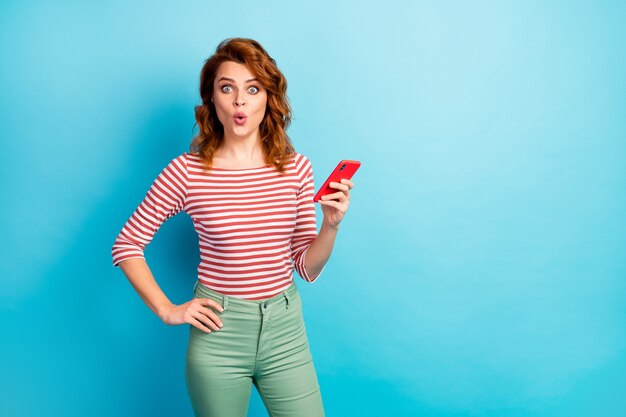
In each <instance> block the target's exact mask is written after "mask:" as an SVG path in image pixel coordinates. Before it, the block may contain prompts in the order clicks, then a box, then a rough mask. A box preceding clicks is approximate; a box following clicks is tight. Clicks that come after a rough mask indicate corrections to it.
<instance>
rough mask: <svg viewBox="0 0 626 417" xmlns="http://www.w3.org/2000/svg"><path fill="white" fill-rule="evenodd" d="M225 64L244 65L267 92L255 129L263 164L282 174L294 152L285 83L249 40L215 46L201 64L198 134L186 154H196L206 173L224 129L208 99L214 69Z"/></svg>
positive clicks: (226, 40) (214, 72)
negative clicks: (289, 133) (262, 111)
mask: <svg viewBox="0 0 626 417" xmlns="http://www.w3.org/2000/svg"><path fill="white" fill-rule="evenodd" d="M225 61H233V62H236V63H239V64H245V65H246V66H247V67H248V69H249V70H250V72H251V73H253V74H254V75H255V76H256V78H257V79H258V81H259V83H260V84H261V85H262V86H263V88H265V89H266V90H267V107H266V109H265V116H264V117H263V121H261V124H260V126H259V132H260V136H261V144H262V149H263V154H264V158H265V163H266V164H267V165H273V166H274V167H275V168H276V169H277V170H278V171H279V172H281V173H284V171H285V168H284V166H285V165H286V164H288V163H289V162H290V161H291V160H292V156H293V154H294V153H295V149H294V147H293V145H292V144H291V140H290V139H289V136H288V135H287V127H288V126H289V124H290V123H291V115H292V114H291V106H290V104H289V100H288V99H287V80H286V79H285V76H284V75H283V73H282V72H280V70H279V69H278V67H277V66H276V61H274V59H273V58H272V57H270V56H269V54H268V53H267V52H266V51H265V49H264V48H263V47H262V46H261V44H260V43H258V42H257V41H255V40H253V39H247V38H229V39H225V40H223V41H222V42H220V44H219V45H218V46H217V48H216V49H215V54H213V56H211V57H210V58H209V59H207V60H206V61H205V63H204V65H203V67H202V71H201V73H200V97H201V98H202V104H200V105H197V106H195V114H196V124H197V125H198V127H199V132H198V135H197V136H196V137H194V138H193V140H192V142H191V146H190V151H191V152H197V153H198V154H199V156H200V158H201V159H202V162H203V163H204V166H205V168H206V169H207V170H209V169H211V166H212V163H213V155H214V154H215V151H216V150H217V149H218V148H219V147H220V146H221V145H222V143H223V141H224V126H223V125H222V123H221V122H220V120H219V119H218V117H217V112H216V110H215V105H214V104H213V102H211V97H212V96H213V82H214V80H215V77H216V73H217V69H218V68H219V66H220V64H221V63H222V62H225Z"/></svg>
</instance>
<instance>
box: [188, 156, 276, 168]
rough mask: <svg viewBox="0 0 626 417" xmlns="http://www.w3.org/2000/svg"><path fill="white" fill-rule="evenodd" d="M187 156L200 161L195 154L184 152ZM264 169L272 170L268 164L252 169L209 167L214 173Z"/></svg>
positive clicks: (271, 166)
mask: <svg viewBox="0 0 626 417" xmlns="http://www.w3.org/2000/svg"><path fill="white" fill-rule="evenodd" d="M186 153H187V155H190V156H193V157H194V158H198V159H200V157H199V156H198V155H197V154H194V153H191V152H186ZM266 168H273V165H270V164H266V165H263V166H260V167H253V168H220V167H211V170H216V171H234V172H237V171H254V170H257V169H266Z"/></svg>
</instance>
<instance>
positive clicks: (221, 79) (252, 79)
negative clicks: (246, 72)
mask: <svg viewBox="0 0 626 417" xmlns="http://www.w3.org/2000/svg"><path fill="white" fill-rule="evenodd" d="M220 81H232V82H235V80H233V79H232V78H228V77H221V78H220V79H219V80H217V82H220ZM252 81H258V80H257V79H256V78H251V79H249V80H246V82H247V83H249V82H252Z"/></svg>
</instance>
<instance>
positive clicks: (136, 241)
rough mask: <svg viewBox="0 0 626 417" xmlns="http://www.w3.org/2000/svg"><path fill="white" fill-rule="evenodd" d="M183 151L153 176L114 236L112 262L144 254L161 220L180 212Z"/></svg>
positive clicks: (184, 163) (183, 183)
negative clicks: (149, 184) (139, 201)
mask: <svg viewBox="0 0 626 417" xmlns="http://www.w3.org/2000/svg"><path fill="white" fill-rule="evenodd" d="M187 186H188V175H187V159H186V156H185V154H182V155H180V156H178V157H176V158H174V159H173V160H172V161H171V162H170V163H169V164H168V165H167V166H166V167H165V168H164V169H163V170H162V171H161V173H160V174H159V175H158V177H157V178H156V179H155V180H154V182H153V183H152V185H151V186H150V189H149V190H148V192H147V194H146V196H145V198H144V199H143V201H142V202H141V203H140V204H139V206H138V207H137V209H136V210H135V211H134V212H133V214H132V215H131V217H130V218H129V219H128V221H127V222H126V224H125V225H124V227H123V228H122V230H121V232H120V233H119V235H118V236H117V238H116V239H115V243H114V244H113V248H112V251H111V254H112V257H113V265H114V266H118V264H119V263H120V262H121V261H123V260H126V259H130V258H142V259H143V258H144V249H145V247H146V246H147V245H148V244H149V243H150V241H152V238H153V237H154V234H155V233H156V232H157V230H159V228H160V227H161V225H162V224H163V222H165V221H166V220H167V219H169V218H170V217H172V216H174V215H176V214H177V213H178V212H180V211H181V210H182V209H183V208H184V205H185V199H186V197H187Z"/></svg>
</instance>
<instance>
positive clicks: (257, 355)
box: [185, 282, 324, 417]
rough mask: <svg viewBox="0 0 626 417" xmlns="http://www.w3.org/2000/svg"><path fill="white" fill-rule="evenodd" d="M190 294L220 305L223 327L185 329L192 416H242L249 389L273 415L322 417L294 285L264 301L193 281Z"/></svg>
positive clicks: (299, 300) (276, 416)
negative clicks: (259, 397)
mask: <svg viewBox="0 0 626 417" xmlns="http://www.w3.org/2000/svg"><path fill="white" fill-rule="evenodd" d="M194 297H196V298H198V297H200V298H211V299H213V300H215V301H217V302H219V303H220V304H221V305H222V307H224V311H223V312H222V313H219V312H218V315H220V317H221V319H222V323H223V327H222V328H221V329H219V330H217V331H212V332H211V333H205V332H203V331H202V330H199V329H198V328H196V327H194V326H191V325H189V328H190V330H189V331H190V333H189V344H188V347H187V357H186V369H185V376H186V383H187V390H188V392H189V397H190V399H191V404H192V407H193V410H194V412H195V415H196V416H197V417H245V416H246V414H247V412H248V404H249V401H250V394H251V390H252V384H254V386H255V387H256V389H257V391H258V392H259V395H260V396H261V398H262V400H263V403H264V404H265V407H266V409H267V412H268V414H269V415H270V417H323V416H324V406H323V403H322V396H321V392H320V387H319V384H318V380H317V374H316V372H315V367H314V364H313V358H312V357H311V351H310V349H309V342H308V339H307V335H306V328H305V325H304V320H303V318H302V302H301V298H300V294H299V293H298V289H297V287H296V284H295V282H292V283H291V286H289V288H287V289H286V290H285V291H283V292H282V293H280V294H278V295H276V296H274V297H272V298H269V299H267V300H262V301H251V300H244V299H241V298H236V297H230V296H226V295H223V294H220V293H219V292H216V291H212V290H210V289H209V288H207V287H206V286H204V285H202V284H200V283H199V282H196V285H195V287H194Z"/></svg>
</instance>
